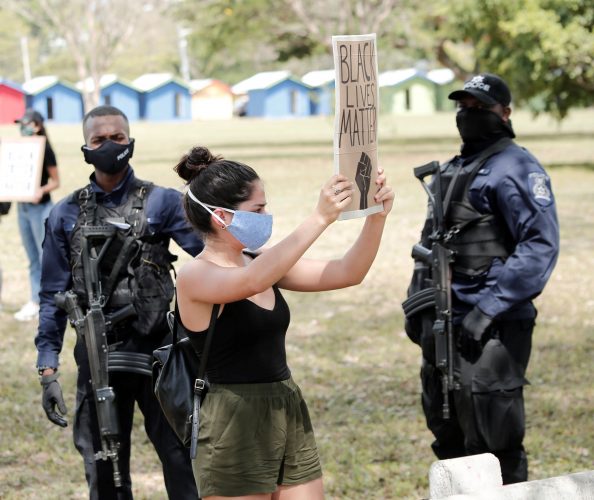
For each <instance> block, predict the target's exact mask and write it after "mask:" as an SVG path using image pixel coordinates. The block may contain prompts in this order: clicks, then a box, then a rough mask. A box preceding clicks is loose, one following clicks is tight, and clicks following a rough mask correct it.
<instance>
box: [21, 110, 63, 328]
mask: <svg viewBox="0 0 594 500" xmlns="http://www.w3.org/2000/svg"><path fill="white" fill-rule="evenodd" d="M15 123H19V124H20V128H21V135H22V136H23V137H29V136H33V135H40V136H44V137H45V152H44V154H43V164H42V170H41V185H40V186H39V187H38V188H37V190H36V191H35V199H34V200H33V201H31V202H23V201H21V202H19V203H18V204H17V217H18V223H19V231H20V233H21V239H22V240H23V246H24V247H25V251H26V252H27V257H28V259H29V284H30V293H31V295H30V298H29V301H28V302H26V303H25V304H24V305H23V306H22V307H21V308H20V309H19V310H18V311H17V312H16V313H15V314H14V317H15V319H17V320H18V321H29V320H33V319H37V317H38V315H39V282H40V279H41V244H42V243H43V235H44V233H45V229H44V225H45V221H46V219H47V217H48V215H49V213H50V210H51V209H52V207H53V205H54V204H53V203H52V200H51V197H50V194H49V193H50V192H51V191H53V190H55V189H57V188H58V187H60V177H59V175H58V166H57V165H58V163H57V161H56V155H55V154H54V150H53V149H52V146H51V144H50V141H49V138H48V137H47V133H46V131H45V126H44V124H43V116H42V115H41V113H39V112H38V111H35V110H34V109H27V110H26V111H25V114H24V115H23V116H22V118H19V119H18V120H15Z"/></svg>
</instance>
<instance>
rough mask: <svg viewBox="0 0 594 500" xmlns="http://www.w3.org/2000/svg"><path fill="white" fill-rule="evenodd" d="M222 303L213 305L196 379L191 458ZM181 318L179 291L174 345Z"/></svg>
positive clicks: (194, 455) (196, 437)
mask: <svg viewBox="0 0 594 500" xmlns="http://www.w3.org/2000/svg"><path fill="white" fill-rule="evenodd" d="M220 307H221V306H220V304H214V305H213V307H212V314H211V315H210V323H209V325H208V332H207V333H206V339H205V341H204V349H202V355H201V356H200V365H199V367H198V375H197V377H196V380H195V381H194V404H193V406H192V437H191V439H190V458H192V459H194V458H196V451H197V449H198V429H199V428H200V403H201V400H202V393H203V392H204V388H205V387H206V380H205V377H204V375H205V373H206V363H207V361H208V352H209V351H210V345H211V344H212V337H213V333H214V328H215V324H216V322H217V316H218V315H219V309H220ZM178 319H179V309H178V306H177V291H176V298H175V320H174V322H173V332H172V337H173V338H172V341H171V343H172V345H173V344H175V343H176V342H177V322H178Z"/></svg>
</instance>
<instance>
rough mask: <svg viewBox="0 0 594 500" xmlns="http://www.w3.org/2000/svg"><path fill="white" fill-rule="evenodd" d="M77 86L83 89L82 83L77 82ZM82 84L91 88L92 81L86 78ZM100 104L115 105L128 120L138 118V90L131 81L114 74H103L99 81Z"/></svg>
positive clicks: (90, 89)
mask: <svg viewBox="0 0 594 500" xmlns="http://www.w3.org/2000/svg"><path fill="white" fill-rule="evenodd" d="M76 86H77V88H79V89H81V90H82V89H83V83H82V82H78V83H77V84H76ZM84 86H86V88H87V89H88V90H89V91H92V90H93V81H92V80H91V79H90V78H87V79H86V80H85V82H84ZM99 88H100V96H99V99H100V101H99V102H100V104H106V105H108V106H115V107H116V108H118V109H120V110H122V111H123V112H124V114H125V115H126V116H127V117H128V120H129V121H135V120H139V119H140V100H141V99H140V90H139V89H137V88H136V87H135V86H134V85H132V84H131V83H129V82H127V81H125V80H122V79H120V78H118V77H117V76H116V75H114V74H108V75H103V76H102V77H101V79H100V81H99Z"/></svg>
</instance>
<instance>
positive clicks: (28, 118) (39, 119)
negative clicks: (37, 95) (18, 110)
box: [14, 108, 43, 123]
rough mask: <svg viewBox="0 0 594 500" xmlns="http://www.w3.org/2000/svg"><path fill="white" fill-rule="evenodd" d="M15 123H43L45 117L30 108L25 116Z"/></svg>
mask: <svg viewBox="0 0 594 500" xmlns="http://www.w3.org/2000/svg"><path fill="white" fill-rule="evenodd" d="M14 122H15V123H30V122H35V123H43V115H42V114H41V113H40V112H39V111H36V110H34V109H33V108H29V109H27V110H26V111H25V114H24V115H23V116H21V117H20V118H18V119H17V120H15V121H14Z"/></svg>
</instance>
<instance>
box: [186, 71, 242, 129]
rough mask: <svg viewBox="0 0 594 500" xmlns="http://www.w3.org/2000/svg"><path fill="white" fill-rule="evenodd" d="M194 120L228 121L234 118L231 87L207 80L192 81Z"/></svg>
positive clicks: (218, 81)
mask: <svg viewBox="0 0 594 500" xmlns="http://www.w3.org/2000/svg"><path fill="white" fill-rule="evenodd" d="M190 92H191V94H192V119H193V120H228V119H230V118H232V117H233V93H232V92H231V87H230V86H229V85H227V84H226V83H223V82H221V81H220V80H214V79H212V78H207V79H204V80H192V81H190Z"/></svg>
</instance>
